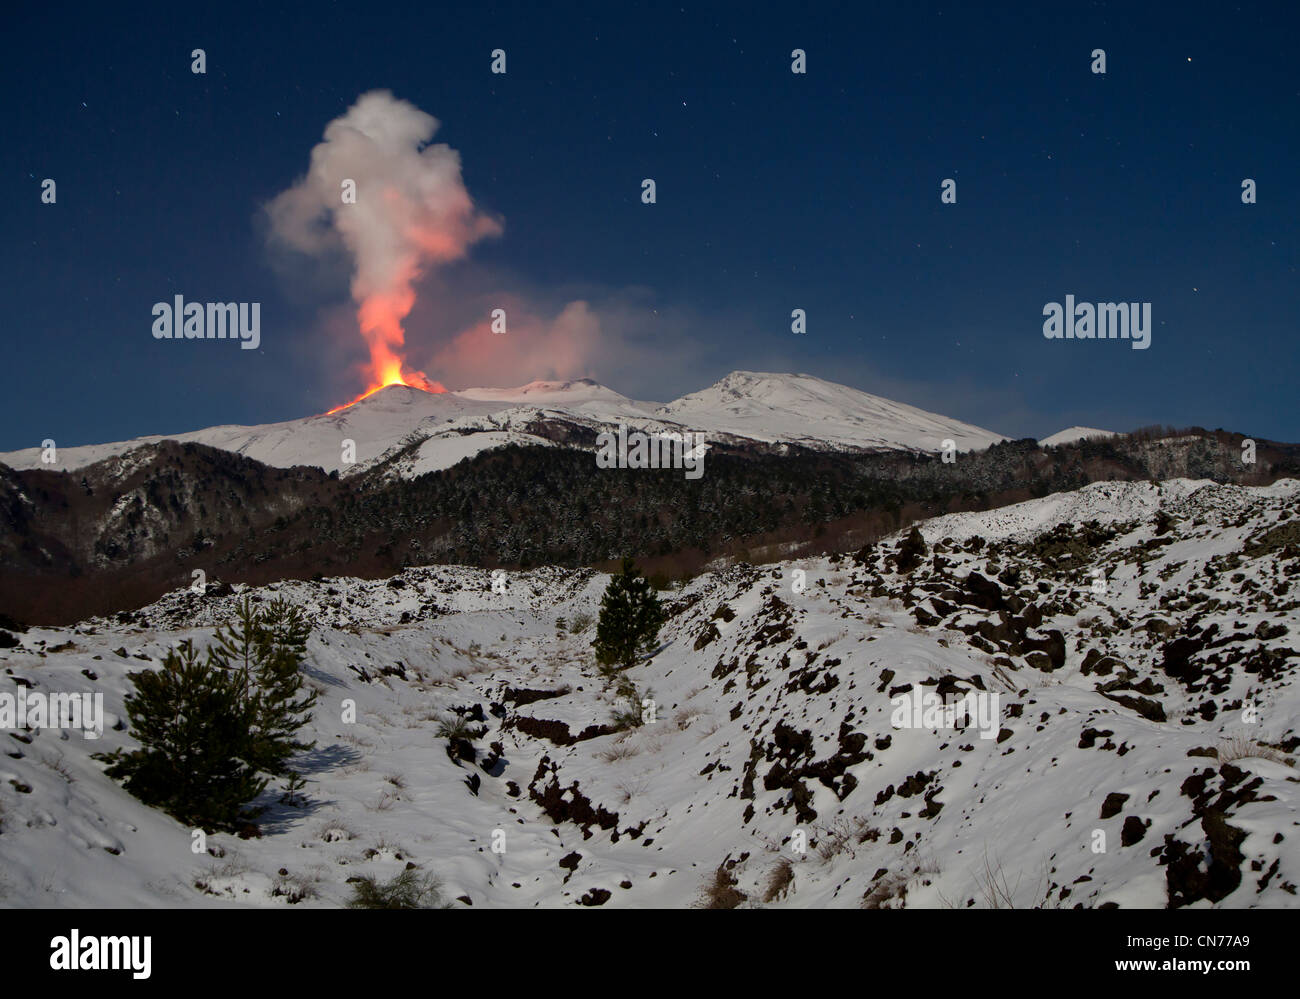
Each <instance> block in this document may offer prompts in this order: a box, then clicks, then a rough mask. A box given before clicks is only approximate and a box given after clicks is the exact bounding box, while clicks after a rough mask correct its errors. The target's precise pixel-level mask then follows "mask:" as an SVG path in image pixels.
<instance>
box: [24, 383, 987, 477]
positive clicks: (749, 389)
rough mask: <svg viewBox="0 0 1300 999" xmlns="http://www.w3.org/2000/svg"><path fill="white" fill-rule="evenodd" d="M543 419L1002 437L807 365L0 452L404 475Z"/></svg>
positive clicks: (815, 435) (561, 387)
mask: <svg viewBox="0 0 1300 999" xmlns="http://www.w3.org/2000/svg"><path fill="white" fill-rule="evenodd" d="M549 420H566V421H572V422H577V423H581V424H584V425H586V426H589V427H592V428H594V429H596V430H598V431H599V430H602V429H607V428H612V427H615V426H617V425H618V424H620V423H625V424H627V425H628V426H632V427H637V428H639V429H641V430H644V431H646V432H650V433H658V432H665V431H673V432H680V431H682V430H688V431H702V432H704V433H705V434H706V435H712V436H716V435H718V434H729V435H733V436H737V437H744V438H748V439H750V440H754V441H762V442H768V443H771V442H776V443H797V444H802V445H804V446H807V447H813V448H819V449H831V450H842V449H852V450H861V449H874V448H890V449H899V448H902V449H916V450H926V451H938V450H939V449H940V448H941V447H942V446H943V441H944V440H945V439H952V440H953V441H955V442H956V445H957V447H958V449H959V450H970V449H978V448H984V447H987V446H988V445H990V444H992V443H995V442H996V441H999V440H1003V439H1004V438H1002V437H1001V436H999V435H997V434H993V433H990V432H988V431H985V430H980V429H979V428H978V427H973V426H970V425H969V424H965V423H959V422H957V421H955V420H949V419H948V418H946V417H942V416H937V415H935V414H933V413H926V412H924V411H923V410H920V409H916V408H914V407H911V406H905V405H903V404H901V403H895V402H890V401H889V400H887V399H881V398H879V397H877V396H872V395H868V394H867V393H865V392H859V391H857V390H856V389H851V388H848V387H846V386H843V385H835V384H833V383H831V382H826V381H822V380H821V379H819V378H813V377H811V376H808V375H773V374H764V375H758V374H753V373H750V372H734V373H733V374H731V375H728V376H727V377H726V378H724V379H723V380H722V381H720V382H718V383H717V384H716V385H714V386H712V387H710V388H708V389H705V390H704V391H702V392H696V393H693V394H691V395H688V396H684V397H683V398H681V399H678V400H677V401H675V402H671V403H668V404H667V405H663V406H661V405H659V404H658V403H654V402H638V401H636V400H633V399H629V398H627V397H626V396H623V395H620V394H619V393H618V392H615V391H613V390H612V389H609V388H606V387H604V386H602V385H598V384H597V383H596V382H593V381H591V380H590V379H578V380H574V381H566V382H559V381H536V382H531V383H529V384H527V385H523V386H520V387H518V388H513V389H493V388H471V389H465V390H463V391H459V392H447V393H437V394H435V393H430V392H424V391H421V390H420V389H413V388H408V387H406V386H403V385H394V386H389V387H388V388H386V389H382V390H380V391H379V392H376V393H374V394H373V395H370V396H367V397H366V398H364V399H362V400H360V401H359V402H357V403H355V404H354V405H352V406H349V407H348V408H346V409H343V410H340V411H339V412H337V413H333V414H324V415H319V416H309V417H306V418H304V419H300V420H286V421H284V422H281V423H269V424H263V425H259V426H219V427H209V428H207V429H204V430H195V431H190V432H187V433H182V434H175V435H154V436H149V437H137V438H135V439H134V440H130V441H119V442H116V443H112V444H95V445H85V446H74V447H60V448H58V449H57V458H58V461H57V462H55V463H54V464H50V465H45V464H43V463H42V461H41V455H42V452H41V449H40V448H27V449H24V450H20V451H11V452H8V453H0V462H3V463H4V464H6V465H9V466H10V467H12V468H15V469H32V468H46V469H49V470H54V471H71V470H73V469H77V468H83V467H85V466H87V465H90V464H94V463H95V462H98V461H102V460H105V459H107V458H111V457H116V456H119V455H124V454H128V453H129V452H130V451H132V450H133V449H135V448H139V447H141V446H143V445H145V444H152V443H157V442H159V441H162V440H175V441H180V442H182V443H187V442H194V443H200V444H207V445H209V446H211V447H217V448H222V449H224V450H227V451H234V452H236V453H238V454H243V455H246V456H247V457H249V458H254V459H256V460H257V461H261V462H263V463H265V464H268V465H272V466H275V467H279V468H290V467H293V466H295V465H314V466H316V467H319V468H322V469H324V470H325V471H327V472H332V471H338V472H340V473H341V474H344V475H354V474H356V473H357V472H359V471H361V470H363V469H365V468H368V467H370V466H371V465H373V464H376V463H380V462H383V461H386V460H387V459H388V458H390V457H392V455H393V454H395V453H396V452H397V451H398V450H401V449H403V448H407V447H410V446H413V445H418V450H419V456H418V457H417V458H414V459H411V460H406V459H404V460H402V461H399V462H396V463H393V464H392V471H393V474H400V475H405V476H411V475H420V474H424V473H425V472H429V471H436V470H439V469H442V468H446V467H449V466H450V465H453V464H455V463H456V462H457V461H460V460H461V459H462V458H466V457H472V456H473V455H474V454H477V453H479V452H480V451H483V450H488V449H491V448H495V447H500V446H501V445H502V444H503V443H521V444H546V443H547V440H546V439H545V438H544V437H540V436H538V435H536V434H531V433H528V432H527V431H526V429H524V428H525V427H526V425H527V424H529V423H531V422H537V421H549ZM503 433H504V434H506V436H504V437H503V436H502V434H503ZM457 436H461V437H464V438H465V439H461V440H456V439H455V438H456V437H457ZM345 440H351V441H353V442H354V444H355V452H356V453H355V463H353V464H345V463H344V461H343V458H344V445H343V442H344V441H345ZM422 441H423V442H424V443H421V442H422Z"/></svg>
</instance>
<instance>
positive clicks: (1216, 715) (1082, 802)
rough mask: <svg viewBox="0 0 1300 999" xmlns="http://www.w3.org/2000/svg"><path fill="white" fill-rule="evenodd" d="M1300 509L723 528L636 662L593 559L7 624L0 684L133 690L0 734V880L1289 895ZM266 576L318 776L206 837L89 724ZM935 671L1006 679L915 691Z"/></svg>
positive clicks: (587, 894)
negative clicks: (294, 641)
mask: <svg viewBox="0 0 1300 999" xmlns="http://www.w3.org/2000/svg"><path fill="white" fill-rule="evenodd" d="M1298 521H1300V483H1297V482H1296V481H1294V480H1282V481H1279V482H1277V483H1275V484H1274V485H1272V486H1268V487H1249V488H1247V487H1240V486H1234V485H1216V484H1214V483H1211V482H1207V481H1189V480H1181V481H1171V482H1166V483H1162V484H1158V485H1157V484H1151V483H1147V482H1098V483H1094V484H1092V485H1089V486H1087V487H1085V488H1083V489H1080V490H1077V491H1074V492H1068V493H1061V494H1056V495H1050V496H1047V497H1045V498H1043V499H1037V500H1031V501H1029V502H1026V503H1020V504H1017V505H1016V506H1013V507H1007V508H1004V509H1002V510H996V511H992V512H989V513H978V514H977V513H962V514H952V515H948V516H944V517H940V518H936V519H933V520H930V521H926V522H923V523H922V524H921V525H920V529H919V535H920V543H919V544H918V542H917V541H916V540H915V539H912V540H908V538H907V537H906V536H905V535H904V534H902V533H900V534H897V535H894V536H892V537H889V538H886V539H885V540H883V541H881V542H880V543H878V544H876V545H873V546H869V547H868V548H865V549H863V550H862V551H860V552H858V553H857V555H856V556H832V557H830V558H819V559H810V560H807V561H801V562H786V563H781V564H775V565H768V566H762V567H755V566H749V565H733V566H730V567H723V566H719V567H717V568H716V570H715V571H710V572H706V573H704V574H703V575H700V576H698V577H696V578H695V579H693V580H691V581H690V582H689V583H687V584H686V585H685V586H683V587H682V588H680V589H677V590H674V591H670V592H668V593H665V594H664V595H663V596H664V598H665V600H666V601H667V602H668V611H669V618H668V622H667V624H666V626H665V627H664V629H663V631H662V633H661V635H660V642H661V644H660V647H659V648H658V649H657V650H656V651H655V652H654V653H653V654H652V655H650V656H648V657H646V658H645V659H643V660H642V661H640V662H639V663H637V664H636V665H635V666H633V667H632V668H631V669H629V670H627V671H626V672H625V673H620V674H618V678H619V679H617V680H616V679H615V678H610V677H604V676H602V675H601V673H600V671H599V670H598V668H597V665H596V663H595V661H594V658H593V655H592V651H591V645H590V638H591V633H592V629H593V625H592V624H591V617H592V615H594V614H595V613H597V611H598V607H599V601H600V596H601V593H602V591H603V589H604V586H605V584H606V581H607V577H605V576H602V575H600V574H597V573H594V572H592V571H591V570H585V569H584V570H562V569H556V568H541V569H534V570H530V571H527V572H511V573H507V574H506V576H505V577H504V578H505V581H506V585H505V587H504V592H500V591H501V590H502V588H501V587H500V586H496V587H494V586H493V576H492V572H491V571H489V570H485V569H476V568H468V567H457V566H442V567H424V568H411V569H407V570H405V571H403V572H401V573H400V574H399V575H397V576H395V577H393V578H391V579H388V580H374V581H362V580H357V579H349V578H332V579H324V580H321V581H316V582H312V581H296V582H284V583H279V584H274V585H270V586H267V587H261V588H251V589H250V588H244V587H236V589H235V591H234V592H230V590H229V588H228V587H219V586H217V585H216V584H215V583H213V584H211V585H210V586H209V587H208V590H207V592H206V593H204V594H202V595H199V594H196V593H194V592H191V591H190V590H189V589H178V590H176V591H174V592H172V593H169V594H168V595H166V596H165V597H164V598H162V599H161V600H159V601H157V602H156V603H154V604H153V605H151V606H149V607H146V608H144V609H143V610H141V611H138V612H135V613H131V614H125V615H117V616H115V617H114V618H112V619H92V620H88V621H85V622H83V623H81V624H79V625H77V626H75V627H69V628H31V629H29V630H27V631H24V632H20V633H17V634H16V635H13V636H10V635H8V634H7V633H0V638H2V639H3V641H0V695H5V696H8V697H14V696H17V695H18V694H19V693H20V692H24V693H25V695H27V696H30V695H33V694H46V695H48V694H51V693H56V692H63V693H83V692H95V693H102V694H103V695H104V706H105V710H106V712H107V718H106V719H105V725H104V727H103V734H102V737H101V738H99V739H97V740H87V739H84V738H83V737H82V735H81V734H80V733H78V732H67V731H64V732H59V731H57V730H53V729H50V728H45V727H41V726H35V727H33V728H32V730H30V731H25V732H24V731H15V732H12V733H10V734H9V735H7V736H6V737H5V738H4V742H5V744H6V747H5V755H4V756H3V757H0V856H3V858H4V863H3V865H0V906H60V907H80V906H110V907H133V906H167V907H199V906H272V907H274V906H285V905H302V906H306V907H332V906H339V905H341V904H343V903H344V902H345V901H346V900H347V899H348V897H349V895H350V894H351V892H352V890H353V885H354V884H355V882H356V880H357V879H358V878H360V877H365V876H369V877H376V878H378V879H379V880H381V881H386V880H387V879H389V878H392V877H394V876H395V875H397V874H399V873H400V872H402V871H403V870H404V869H408V868H410V869H413V870H417V871H418V872H419V873H420V874H421V875H424V874H431V875H435V876H437V877H438V878H440V879H441V881H442V883H443V896H444V898H445V899H446V900H447V901H449V902H451V903H452V904H453V905H455V906H456V907H457V908H460V907H465V906H469V905H472V906H473V907H475V908H483V907H488V908H492V907H507V906H513V907H563V906H574V905H583V906H606V907H620V908H627V907H636V906H691V905H710V906H714V907H735V906H744V907H753V906H773V907H786V908H802V907H816V908H823V907H865V908H886V907H888V908H895V907H935V908H940V907H951V908H958V909H965V908H985V907H999V908H1006V907H1019V908H1026V907H1036V906H1041V907H1049V908H1068V907H1075V906H1083V907H1089V908H1092V907H1105V906H1118V907H1123V908H1132V907H1165V906H1180V907H1181V906H1194V907H1197V908H1206V907H1210V906H1217V907H1221V908H1234V909H1235V908H1247V907H1261V906H1262V907H1270V908H1273V907H1276V908H1296V907H1298V906H1300V895H1298V894H1297V890H1298V889H1297V886H1298V885H1300V851H1297V849H1296V837H1297V835H1300V833H1297V826H1300V778H1298V776H1297V770H1296V756H1297V750H1298V749H1300V733H1298V732H1297V719H1298V718H1300V683H1297V682H1296V681H1297V679H1298V678H1300V673H1298V672H1297V671H1298V670H1300V657H1298V656H1297V652H1296V649H1295V635H1296V632H1297V628H1300V605H1298V604H1297V600H1296V597H1295V592H1294V587H1295V585H1296V579H1297V571H1298V570H1300V551H1298V550H1297V546H1296V537H1297V534H1296V524H1297V522H1298ZM795 570H798V573H796V571H795ZM245 593H250V594H252V595H254V596H255V597H258V598H261V599H266V598H268V597H271V596H273V595H279V596H284V597H287V598H289V599H291V600H293V601H294V602H296V603H298V604H300V605H301V606H303V607H305V608H306V609H307V611H308V614H309V617H310V619H311V621H312V622H313V626H314V630H313V634H312V637H311V639H310V642H309V665H308V670H307V672H308V676H309V678H310V682H311V684H312V685H313V686H314V687H315V688H316V689H317V691H318V693H319V695H320V700H319V702H318V705H317V710H316V713H315V718H314V720H313V722H312V723H311V725H310V727H309V729H308V731H307V732H306V733H305V734H306V737H307V738H309V739H315V740H317V742H318V745H317V747H316V749H315V750H313V751H311V752H310V753H308V754H307V755H306V756H304V757H303V758H302V759H301V760H300V761H299V764H298V765H299V766H300V768H301V769H302V770H303V772H304V774H305V776H306V778H307V781H308V783H307V787H306V789H305V797H306V801H305V803H304V804H303V805H302V806H301V807H295V806H289V805H284V804H282V803H280V802H279V800H278V794H277V793H275V792H273V791H268V792H267V793H266V794H265V796H264V799H263V803H264V804H266V805H268V806H269V810H268V811H267V812H266V813H265V814H264V815H263V816H262V817H261V819H260V820H259V824H260V828H259V829H258V833H259V835H258V836H256V837H254V838H248V839H241V838H237V837H235V836H232V835H228V834H224V833H221V834H209V835H208V836H207V839H206V844H205V845H206V853H199V854H198V855H195V854H194V853H192V852H191V843H192V842H193V836H192V830H190V829H188V828H186V827H184V826H183V825H181V824H180V823H178V822H176V821H174V820H173V819H171V818H169V817H168V816H166V815H165V814H163V813H162V812H160V811H157V810H154V809H150V808H147V807H145V806H144V805H142V804H141V803H140V802H139V801H137V800H136V799H135V798H133V797H132V796H131V795H130V794H128V793H127V792H126V791H125V790H124V789H123V788H122V787H120V786H119V785H118V784H116V783H114V782H113V781H112V780H110V779H109V778H108V777H107V776H105V774H104V766H103V764H102V763H100V762H98V761H96V760H94V759H93V758H92V756H91V754H92V753H96V752H101V751H105V750H113V749H116V748H118V747H127V748H131V747H134V746H135V744H136V743H135V740H134V738H133V736H132V734H131V732H130V731H129V728H128V727H127V726H126V724H125V711H124V702H123V698H124V696H125V695H126V694H127V693H128V692H130V690H131V685H130V683H129V681H128V680H127V674H128V673H129V672H131V671H133V670H139V669H152V668H156V666H157V664H158V663H159V662H160V660H161V659H162V658H163V656H164V655H165V654H166V652H167V650H168V649H170V648H172V647H173V646H174V645H175V643H177V642H178V641H180V640H183V639H186V638H193V639H194V640H195V641H196V642H197V643H198V644H199V645H200V646H202V645H203V644H204V643H206V642H207V641H208V640H209V639H210V636H211V632H212V627H213V626H214V625H215V624H217V623H219V622H221V621H223V620H225V619H226V618H227V616H228V615H229V613H230V611H231V609H232V607H233V604H234V602H235V601H236V600H237V599H239V598H240V597H241V596H242V595H243V594H245ZM559 619H563V620H562V621H561V620H559ZM6 646H8V647H6ZM620 680H621V681H626V682H630V683H631V684H632V687H633V689H634V691H635V695H636V699H637V700H638V702H639V703H640V704H641V705H642V706H644V705H646V704H651V705H652V706H653V709H654V710H653V714H652V715H648V716H643V717H644V719H645V720H644V724H641V725H640V726H634V727H624V728H620V727H618V726H616V725H614V724H613V718H614V713H615V711H616V709H617V708H619V707H622V706H623V705H624V701H623V698H622V696H621V695H620V693H619V690H618V686H619V682H620ZM624 693H626V692H625V691H624ZM919 695H930V696H931V697H933V698H936V699H940V700H946V701H947V702H948V703H950V704H951V703H953V701H954V700H955V699H958V698H962V699H965V698H968V697H969V698H983V699H984V700H983V701H981V702H980V703H987V704H989V705H990V706H991V707H992V709H993V713H992V714H991V715H990V716H989V717H988V718H987V719H985V721H987V722H988V723H989V724H988V725H987V726H986V727H985V728H983V729H982V730H981V729H978V728H977V727H976V726H975V725H973V724H966V723H965V722H962V723H960V724H958V723H956V721H955V720H954V721H953V723H951V724H950V722H949V719H948V718H947V717H946V716H944V715H943V713H942V712H940V713H939V714H938V715H935V716H933V717H932V718H931V719H930V720H929V721H927V720H926V716H925V715H922V716H921V718H920V719H919V722H920V723H919V724H913V722H916V721H917V718H916V716H915V715H913V714H912V713H911V712H910V711H905V712H902V713H901V714H900V711H899V704H900V703H901V704H907V703H909V701H908V699H909V698H913V697H917V696H919ZM995 698H996V700H995ZM349 701H350V702H352V703H353V704H354V705H355V721H352V720H351V719H350V717H349V716H348V715H347V714H345V713H344V711H343V710H342V707H343V705H344V704H345V702H349ZM457 716H459V717H461V718H464V719H466V720H471V719H472V721H473V722H474V723H475V724H476V725H478V726H480V727H481V728H482V735H481V736H479V737H477V738H474V739H473V740H472V752H471V753H470V755H469V756H468V757H466V756H465V754H464V753H460V752H458V753H455V754H453V753H452V752H450V746H449V741H448V739H447V738H446V737H444V736H442V735H440V734H439V731H438V721H439V720H440V719H446V718H454V717H457ZM119 722H120V723H121V724H119ZM985 733H987V734H988V736H989V737H988V738H985V737H984V734H985Z"/></svg>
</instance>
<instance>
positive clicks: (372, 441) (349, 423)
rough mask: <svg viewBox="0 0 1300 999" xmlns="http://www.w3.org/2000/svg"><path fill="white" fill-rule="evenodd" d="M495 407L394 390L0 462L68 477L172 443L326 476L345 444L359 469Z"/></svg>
mask: <svg viewBox="0 0 1300 999" xmlns="http://www.w3.org/2000/svg"><path fill="white" fill-rule="evenodd" d="M495 408H497V407H495V406H493V405H491V404H489V403H483V402H476V401H474V400H472V399H462V398H460V397H459V396H456V395H454V394H452V393H438V394H435V393H432V392H424V391H421V390H420V389H413V388H407V387H406V386H404V385H393V386H390V387H388V388H386V389H383V390H381V391H379V392H376V393H375V394H374V395H371V396H367V397H366V398H365V399H362V400H361V401H360V402H358V403H356V405H353V406H349V407H348V408H347V409H343V410H340V411H339V412H337V413H333V414H322V415H320V416H309V417H306V418H304V419H300V420H286V421H284V422H281V423H266V424H261V425H257V426H220V427H208V428H207V429H205V430H194V431H191V432H189V433H183V434H175V435H164V436H151V437H137V438H135V439H134V440H130V441H119V442H117V443H114V444H95V445H87V446H83V447H60V448H59V449H58V454H57V457H58V459H59V460H58V462H57V463H56V464H53V465H42V464H41V452H40V450H39V449H38V448H28V449H26V450H23V451H12V452H9V453H8V454H0V462H4V463H5V464H6V465H9V466H10V467H12V468H19V469H24V468H47V469H51V470H55V471H68V470H71V469H74V468H81V467H83V466H85V465H90V464H93V463H95V462H97V461H101V460H103V459H104V458H108V457H112V456H113V455H117V454H122V453H124V452H126V451H129V450H132V449H133V448H136V447H139V446H141V445H143V444H152V443H156V442H158V441H160V440H175V441H180V442H182V443H191V442H192V443H197V444H207V445H209V446H211V447H217V448H222V449H223V450H226V451H234V452H236V453H238V454H243V455H247V456H248V457H250V458H254V459H256V460H257V461H260V462H263V463H265V464H268V465H273V466H275V467H278V468H290V467H292V466H294V465H316V466H319V467H320V468H323V469H324V470H325V471H327V472H331V471H335V470H341V469H342V468H344V465H343V461H342V458H343V443H342V442H343V441H344V440H352V441H354V442H355V443H356V452H357V460H358V462H364V461H366V460H368V459H369V458H372V457H374V456H375V455H378V454H379V453H380V452H382V451H383V450H385V449H387V448H388V447H390V446H391V445H392V444H393V442H394V441H396V440H397V439H399V438H401V437H404V436H405V435H406V434H408V433H410V432H411V430H412V429H414V428H415V427H417V426H420V425H422V424H423V425H430V424H432V425H437V424H439V423H443V422H446V421H448V420H452V419H456V418H458V417H462V416H465V415H468V414H472V413H488V412H491V411H492V410H493V409H495Z"/></svg>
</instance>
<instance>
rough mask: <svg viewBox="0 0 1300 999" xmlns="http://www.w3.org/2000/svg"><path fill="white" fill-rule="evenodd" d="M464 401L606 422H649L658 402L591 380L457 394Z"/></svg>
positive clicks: (541, 383)
mask: <svg viewBox="0 0 1300 999" xmlns="http://www.w3.org/2000/svg"><path fill="white" fill-rule="evenodd" d="M455 394H456V395H457V396H459V397H460V398H462V399H471V400H475V401H479V402H492V403H496V404H497V406H496V408H497V409H502V408H504V406H503V405H502V404H503V403H504V404H507V405H512V406H524V407H529V408H532V409H539V410H554V411H557V412H562V413H573V414H577V415H581V416H589V417H593V418H595V419H599V420H604V421H606V422H617V421H618V420H620V419H645V418H648V417H651V416H653V415H654V411H655V409H656V408H658V406H659V403H657V402H635V401H634V400H632V399H629V398H628V397H627V396H625V395H620V394H619V393H618V392H615V391H614V390H613V389H609V388H606V387H605V386H604V385H598V384H597V383H596V382H593V381H592V380H591V379H590V378H579V379H577V380H575V381H567V382H546V381H541V382H529V383H528V384H527V385H521V386H520V387H519V388H513V389H494V388H470V389H462V390H461V391H458V392H456V393H455Z"/></svg>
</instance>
